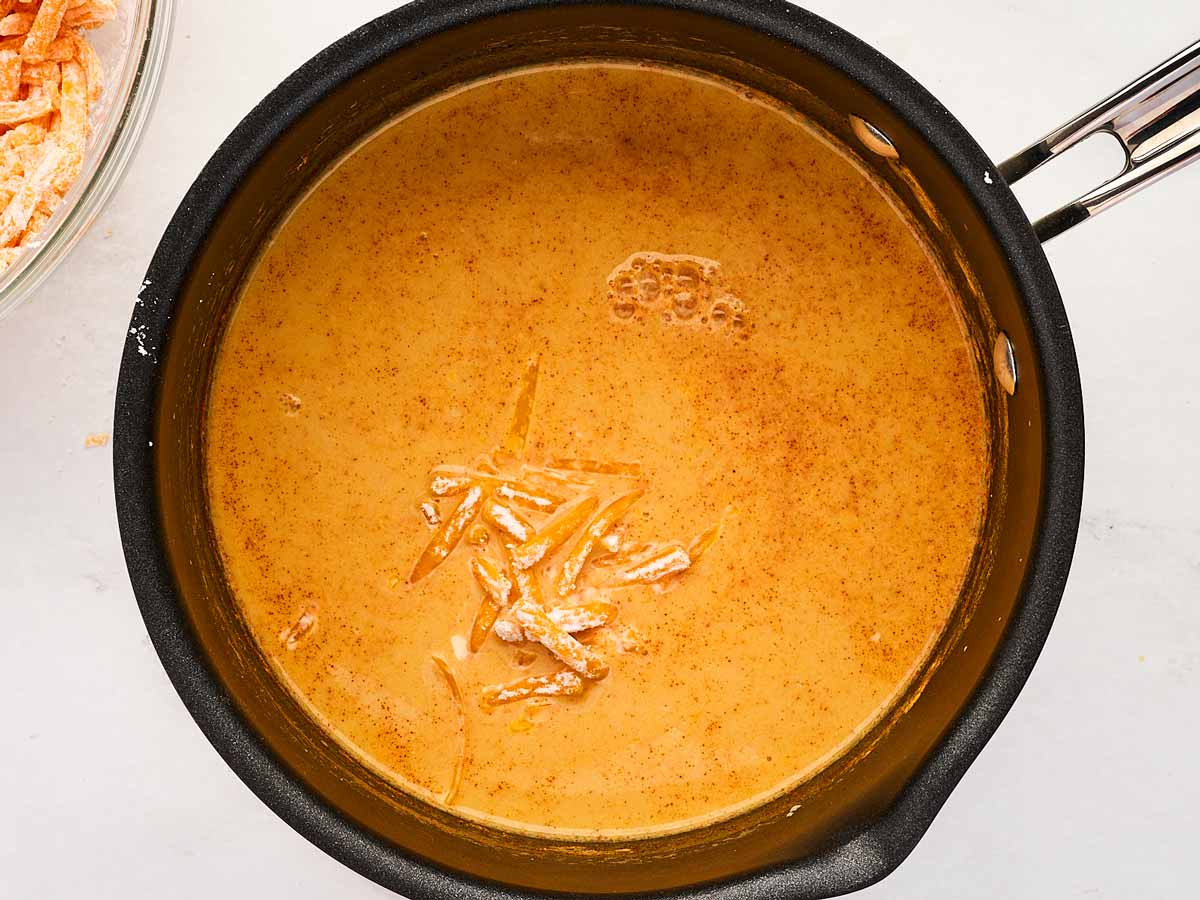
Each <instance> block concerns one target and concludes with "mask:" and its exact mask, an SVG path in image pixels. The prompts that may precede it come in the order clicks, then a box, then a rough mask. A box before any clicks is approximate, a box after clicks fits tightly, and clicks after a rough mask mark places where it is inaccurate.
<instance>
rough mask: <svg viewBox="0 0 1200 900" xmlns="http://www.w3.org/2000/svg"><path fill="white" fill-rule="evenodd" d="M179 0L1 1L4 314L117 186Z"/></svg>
mask: <svg viewBox="0 0 1200 900" xmlns="http://www.w3.org/2000/svg"><path fill="white" fill-rule="evenodd" d="M173 11H174V0H0V318H3V317H4V316H5V315H7V314H8V313H9V312H11V311H12V310H13V309H15V308H16V307H17V306H18V305H19V304H20V303H21V301H22V300H24V299H25V298H26V297H28V296H29V295H30V294H31V293H32V292H33V290H34V289H35V288H36V287H37V286H38V285H39V284H41V282H42V281H43V280H44V279H45V278H46V276H48V275H49V274H50V272H51V271H53V269H54V267H55V266H56V265H57V264H58V263H59V262H60V261H61V260H62V259H63V257H64V256H66V254H67V252H68V251H69V250H70V249H71V247H73V246H74V245H75V242H76V241H78V240H79V238H80V237H82V236H83V234H84V233H85V232H86V231H87V228H88V226H89V225H90V224H91V223H92V221H93V220H94V219H95V218H96V216H97V215H98V214H99V213H100V210H101V209H103V208H104V205H105V203H106V202H107V201H108V199H109V197H111V196H112V193H113V191H114V190H115V189H116V187H117V186H118V185H119V184H120V181H121V177H122V176H123V175H124V173H125V169H126V167H127V166H128V164H129V162H130V160H131V159H132V157H133V154H134V151H135V150H136V149H137V145H138V142H139V141H140V139H141V137H142V133H143V131H144V130H145V126H146V123H147V122H148V120H149V117H150V112H151V110H152V108H153V105H154V100H155V98H156V96H157V94H158V86H159V81H160V77H161V75H162V71H163V66H164V63H165V61H166V57H167V48H168V45H169V43H170V35H171V21H172V15H173Z"/></svg>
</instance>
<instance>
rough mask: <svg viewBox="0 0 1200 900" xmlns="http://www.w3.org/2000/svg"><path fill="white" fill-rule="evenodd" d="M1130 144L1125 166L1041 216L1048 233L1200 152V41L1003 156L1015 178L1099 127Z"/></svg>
mask: <svg viewBox="0 0 1200 900" xmlns="http://www.w3.org/2000/svg"><path fill="white" fill-rule="evenodd" d="M1102 131H1103V132H1108V133H1109V134H1111V135H1113V136H1115V137H1116V138H1117V140H1119V141H1120V142H1121V146H1123V147H1124V148H1125V168H1124V170H1123V171H1122V172H1121V173H1120V174H1119V175H1117V176H1116V177H1115V178H1113V179H1112V180H1110V181H1106V182H1105V183H1104V184H1102V185H1100V186H1099V187H1098V188H1096V189H1095V190H1093V191H1090V192H1088V193H1086V194H1084V195H1083V196H1082V197H1080V198H1079V199H1077V200H1075V201H1073V202H1071V203H1068V204H1067V205H1066V206H1063V207H1061V208H1059V209H1057V210H1055V211H1054V212H1052V213H1050V214H1049V215H1047V216H1044V217H1043V218H1040V219H1038V220H1037V221H1036V222H1034V224H1033V229H1034V231H1035V232H1036V233H1037V236H1038V238H1039V239H1040V240H1041V241H1042V242H1045V241H1048V240H1050V238H1052V237H1055V236H1056V235H1059V234H1062V233H1063V232H1064V231H1066V230H1067V229H1068V228H1071V227H1072V226H1074V225H1078V224H1079V223H1080V222H1082V221H1083V220H1084V219H1088V218H1090V217H1092V216H1094V215H1095V214H1096V213H1098V212H1101V211H1103V210H1105V209H1108V208H1109V207H1110V206H1112V205H1113V204H1114V203H1118V202H1120V201H1121V200H1124V199H1125V198H1126V197H1128V196H1130V195H1131V194H1134V193H1136V192H1138V191H1140V190H1141V189H1142V188H1144V187H1146V186H1148V185H1150V184H1153V183H1154V182H1155V181H1158V179H1160V178H1162V177H1163V176H1165V175H1168V174H1170V173H1171V172H1173V171H1175V170H1176V169H1181V168H1183V167H1184V166H1186V165H1187V164H1188V163H1190V162H1195V161H1196V160H1198V159H1200V41H1197V42H1196V43H1195V44H1192V45H1191V46H1190V47H1188V48H1187V49H1186V50H1184V51H1182V52H1181V53H1178V54H1176V55H1175V56H1173V57H1172V58H1171V59H1168V60H1167V61H1166V62H1164V63H1163V64H1162V65H1161V66H1159V67H1158V68H1156V69H1153V70H1151V71H1149V72H1147V73H1146V74H1145V75H1143V76H1142V77H1141V78H1139V79H1137V80H1136V81H1134V82H1133V83H1132V84H1130V85H1128V86H1126V87H1124V88H1122V89H1121V90H1119V91H1117V92H1116V93H1115V94H1113V95H1112V96H1111V97H1109V98H1108V99H1106V100H1102V101H1101V102H1099V103H1097V104H1096V105H1095V106H1093V107H1092V108H1091V109H1089V110H1088V111H1087V112H1085V113H1083V114H1082V115H1079V116H1076V117H1075V118H1074V119H1072V120H1071V121H1070V122H1068V123H1067V124H1066V125H1063V126H1062V127H1061V128H1059V129H1057V130H1055V131H1052V132H1050V134H1048V135H1046V137H1044V138H1042V139H1041V140H1040V141H1038V142H1037V143H1036V144H1033V145H1031V146H1030V147H1027V148H1026V149H1024V150H1022V151H1021V152H1020V153H1018V154H1017V155H1016V156H1014V157H1012V158H1010V159H1007V160H1005V161H1004V162H1003V163H1001V164H1000V174H1001V175H1003V176H1004V179H1005V180H1006V181H1007V182H1008V183H1009V184H1014V183H1015V182H1017V181H1019V180H1020V179H1021V178H1023V177H1025V176H1026V175H1028V174H1029V173H1030V172H1032V171H1033V170H1034V169H1036V168H1037V167H1038V166H1040V165H1042V164H1043V163H1044V162H1046V161H1047V160H1050V159H1053V158H1054V157H1055V156H1057V155H1058V154H1060V153H1062V152H1063V151H1064V150H1066V149H1068V148H1069V147H1071V146H1072V145H1074V144H1077V143H1079V142H1080V141H1082V140H1083V139H1084V138H1087V137H1090V136H1091V135H1093V134H1096V133H1098V132H1102Z"/></svg>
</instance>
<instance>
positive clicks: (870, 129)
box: [849, 115, 900, 159]
mask: <svg viewBox="0 0 1200 900" xmlns="http://www.w3.org/2000/svg"><path fill="white" fill-rule="evenodd" d="M849 119H850V128H851V129H852V130H853V131H854V136H855V137H856V138H858V139H859V141H861V142H862V145H863V146H864V147H866V148H867V149H868V150H870V151H871V152H872V153H874V154H877V155H878V156H882V157H884V158H886V159H899V158H900V151H899V150H897V149H896V145H895V144H893V143H892V139H891V138H890V137H888V136H887V135H886V134H884V133H883V132H882V131H880V130H879V129H878V128H876V127H875V126H874V125H872V124H871V123H870V122H868V121H867V120H866V119H860V118H859V117H858V116H855V115H851V116H850V117H849Z"/></svg>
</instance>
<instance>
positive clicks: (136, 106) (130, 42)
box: [0, 0, 175, 319]
mask: <svg viewBox="0 0 1200 900" xmlns="http://www.w3.org/2000/svg"><path fill="white" fill-rule="evenodd" d="M174 7H175V0H118V3H117V16H116V18H115V19H113V21H111V22H108V23H106V24H105V25H103V26H102V27H100V28H97V29H95V30H93V31H89V32H88V33H87V39H88V42H89V43H91V45H92V46H93V47H94V48H95V50H96V53H97V55H99V57H100V62H101V64H102V65H103V67H104V93H103V95H102V96H101V97H100V100H99V101H98V102H97V103H96V105H95V106H94V107H92V135H91V137H90V138H89V140H88V146H87V149H86V150H85V151H84V157H83V168H82V169H81V170H80V172H79V178H78V179H76V181H75V184H73V185H72V186H71V189H70V190H69V191H68V192H67V195H66V196H65V197H64V198H63V201H62V203H60V204H59V205H58V208H57V209H56V210H55V211H54V215H53V216H51V217H50V220H49V221H48V222H46V224H45V226H44V227H43V228H42V230H41V231H40V232H39V234H38V240H37V241H35V242H34V243H32V244H31V245H30V246H29V247H28V249H27V250H26V251H25V252H24V253H23V254H21V256H20V257H18V258H17V260H16V261H14V262H13V263H12V265H10V266H9V267H8V268H7V269H5V270H4V271H3V272H2V273H0V319H2V318H4V316H6V315H7V314H8V313H10V312H12V311H13V310H14V309H15V308H16V307H17V306H18V305H20V303H21V301H22V300H24V299H25V298H27V297H28V296H29V295H30V294H32V293H33V291H34V289H35V288H37V286H38V285H39V284H41V283H42V281H44V280H45V278H46V276H48V275H49V274H50V273H51V272H52V271H53V270H54V267H55V266H57V265H58V264H59V263H60V262H61V261H62V260H63V258H64V257H65V256H66V255H67V252H68V251H69V250H70V249H71V248H72V247H73V246H75V242H76V241H78V240H79V239H80V238H81V237H83V235H84V233H85V232H86V231H87V229H88V226H89V225H91V224H92V221H93V220H94V219H95V218H96V216H97V215H98V214H99V213H100V210H102V209H103V208H104V205H105V203H107V202H108V199H109V197H111V196H112V193H113V191H114V190H115V189H116V188H117V185H119V184H120V183H121V178H122V176H123V175H124V174H125V169H126V168H127V166H128V165H129V161H130V160H131V159H132V158H133V154H134V151H135V150H136V149H137V145H138V143H139V141H140V140H141V137H142V133H143V131H144V130H145V128H146V123H147V122H148V121H149V119H150V111H151V109H152V108H153V106H154V100H155V98H156V97H157V95H158V86H159V81H160V78H161V76H162V72H163V65H164V63H165V62H166V58H167V47H168V45H169V44H170V40H171V21H172V18H173V13H174Z"/></svg>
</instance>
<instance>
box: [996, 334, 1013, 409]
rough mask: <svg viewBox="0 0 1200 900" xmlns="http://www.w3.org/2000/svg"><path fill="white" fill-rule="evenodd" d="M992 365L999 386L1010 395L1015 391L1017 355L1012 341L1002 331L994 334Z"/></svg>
mask: <svg viewBox="0 0 1200 900" xmlns="http://www.w3.org/2000/svg"><path fill="white" fill-rule="evenodd" d="M992 367H993V368H994V369H995V372H996V380H997V381H998V382H1000V387H1002V388H1004V391H1005V393H1006V394H1008V396H1010V397H1011V396H1012V395H1013V394H1015V393H1016V392H1017V357H1016V355H1015V354H1014V353H1013V345H1012V341H1010V340H1009V339H1008V335H1007V334H1005V333H1004V332H1003V331H1001V332H1000V333H999V334H997V335H996V344H995V346H994V347H993V348H992Z"/></svg>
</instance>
